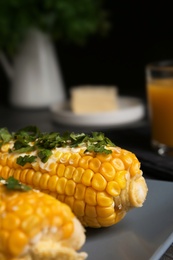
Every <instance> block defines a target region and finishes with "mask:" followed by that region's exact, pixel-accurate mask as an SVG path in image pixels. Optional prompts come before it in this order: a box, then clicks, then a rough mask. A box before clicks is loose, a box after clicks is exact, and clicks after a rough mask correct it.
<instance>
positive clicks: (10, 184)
mask: <svg viewBox="0 0 173 260" xmlns="http://www.w3.org/2000/svg"><path fill="white" fill-rule="evenodd" d="M0 180H4V179H3V178H0ZM5 185H6V187H7V189H9V190H18V191H28V190H31V188H30V187H29V186H27V185H25V184H22V183H20V182H19V181H18V180H16V179H15V178H14V177H12V176H10V177H9V178H8V179H7V180H6V184H5Z"/></svg>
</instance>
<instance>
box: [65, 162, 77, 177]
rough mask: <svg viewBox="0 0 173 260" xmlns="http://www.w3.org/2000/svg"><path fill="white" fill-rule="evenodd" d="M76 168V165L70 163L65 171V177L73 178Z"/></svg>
mask: <svg viewBox="0 0 173 260" xmlns="http://www.w3.org/2000/svg"><path fill="white" fill-rule="evenodd" d="M74 170H75V167H73V166H70V165H69V166H67V167H66V168H65V171H64V177H66V178H67V179H72V176H73V172H74Z"/></svg>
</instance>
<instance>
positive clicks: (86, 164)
mask: <svg viewBox="0 0 173 260" xmlns="http://www.w3.org/2000/svg"><path fill="white" fill-rule="evenodd" d="M91 159H92V156H89V155H86V156H83V157H82V158H80V160H79V167H82V168H83V169H88V168H89V162H90V160H91Z"/></svg>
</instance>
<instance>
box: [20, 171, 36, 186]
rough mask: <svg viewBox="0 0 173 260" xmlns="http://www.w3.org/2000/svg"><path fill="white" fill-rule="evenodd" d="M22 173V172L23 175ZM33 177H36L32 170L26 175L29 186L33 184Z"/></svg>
mask: <svg viewBox="0 0 173 260" xmlns="http://www.w3.org/2000/svg"><path fill="white" fill-rule="evenodd" d="M22 172H23V171H22ZM22 172H21V175H22ZM33 176H34V171H33V170H32V169H30V170H29V171H27V173H26V177H25V182H26V183H28V184H32V180H33Z"/></svg>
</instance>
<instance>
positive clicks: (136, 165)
mask: <svg viewBox="0 0 173 260" xmlns="http://www.w3.org/2000/svg"><path fill="white" fill-rule="evenodd" d="M129 171H130V175H131V176H132V177H133V176H135V175H136V174H140V173H141V170H140V162H139V161H138V160H137V159H136V160H133V162H132V164H131V166H130V169H129Z"/></svg>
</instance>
